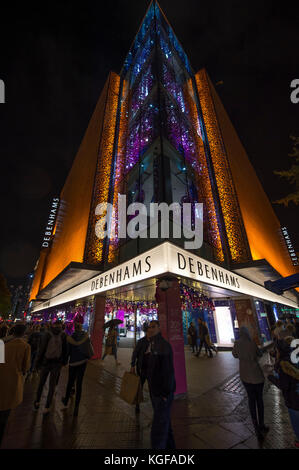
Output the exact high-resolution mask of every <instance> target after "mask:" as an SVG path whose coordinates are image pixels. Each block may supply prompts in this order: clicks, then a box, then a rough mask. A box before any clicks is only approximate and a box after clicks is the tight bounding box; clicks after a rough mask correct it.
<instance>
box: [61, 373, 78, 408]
mask: <svg viewBox="0 0 299 470" xmlns="http://www.w3.org/2000/svg"><path fill="white" fill-rule="evenodd" d="M76 375H77V367H76V366H69V376H68V381H67V386H66V392H65V397H64V398H63V399H62V401H63V404H64V405H65V406H67V404H68V401H69V399H70V396H71V390H72V388H73V386H74V383H75V380H76Z"/></svg>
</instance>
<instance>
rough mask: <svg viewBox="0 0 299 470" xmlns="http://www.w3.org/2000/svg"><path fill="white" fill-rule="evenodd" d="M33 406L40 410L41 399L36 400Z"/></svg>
mask: <svg viewBox="0 0 299 470" xmlns="http://www.w3.org/2000/svg"><path fill="white" fill-rule="evenodd" d="M33 407H34V409H35V410H38V409H39V401H35V402H34V403H33Z"/></svg>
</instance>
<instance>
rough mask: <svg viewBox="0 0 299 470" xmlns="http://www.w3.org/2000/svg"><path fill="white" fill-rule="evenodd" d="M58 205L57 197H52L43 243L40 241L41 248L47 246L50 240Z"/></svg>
mask: <svg viewBox="0 0 299 470" xmlns="http://www.w3.org/2000/svg"><path fill="white" fill-rule="evenodd" d="M58 205H59V197H54V198H53V201H52V205H51V209H50V214H49V217H48V223H47V226H46V230H45V233H44V238H43V243H42V247H43V248H48V247H49V242H50V240H51V237H52V235H53V230H54V227H55V222H56V216H57V211H58Z"/></svg>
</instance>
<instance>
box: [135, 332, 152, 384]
mask: <svg viewBox="0 0 299 470" xmlns="http://www.w3.org/2000/svg"><path fill="white" fill-rule="evenodd" d="M148 346H149V340H148V339H147V337H146V336H144V337H143V338H141V339H140V340H139V341H137V344H136V346H135V349H134V351H133V354H132V359H131V366H132V367H135V365H136V369H137V374H138V375H139V376H140V377H145V376H146V373H145V371H144V368H143V359H144V353H145V351H146V350H147V348H148Z"/></svg>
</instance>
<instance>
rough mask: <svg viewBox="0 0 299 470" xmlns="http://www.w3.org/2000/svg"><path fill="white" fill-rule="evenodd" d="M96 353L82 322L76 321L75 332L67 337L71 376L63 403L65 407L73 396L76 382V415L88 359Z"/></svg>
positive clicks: (76, 414)
mask: <svg viewBox="0 0 299 470" xmlns="http://www.w3.org/2000/svg"><path fill="white" fill-rule="evenodd" d="M93 354H94V351H93V347H92V344H91V341H90V338H89V335H88V333H86V332H85V331H83V330H82V324H81V323H80V322H76V323H75V332H74V333H73V334H72V336H68V337H67V358H69V378H68V383H67V387H66V394H65V397H64V398H62V403H63V405H64V406H65V408H66V407H67V405H68V401H69V399H70V396H71V391H72V388H73V386H74V384H75V382H76V399H75V409H74V416H78V411H79V404H80V400H81V393H82V382H83V377H84V374H85V370H86V365H87V361H88V359H90V358H91V357H92V356H93Z"/></svg>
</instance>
